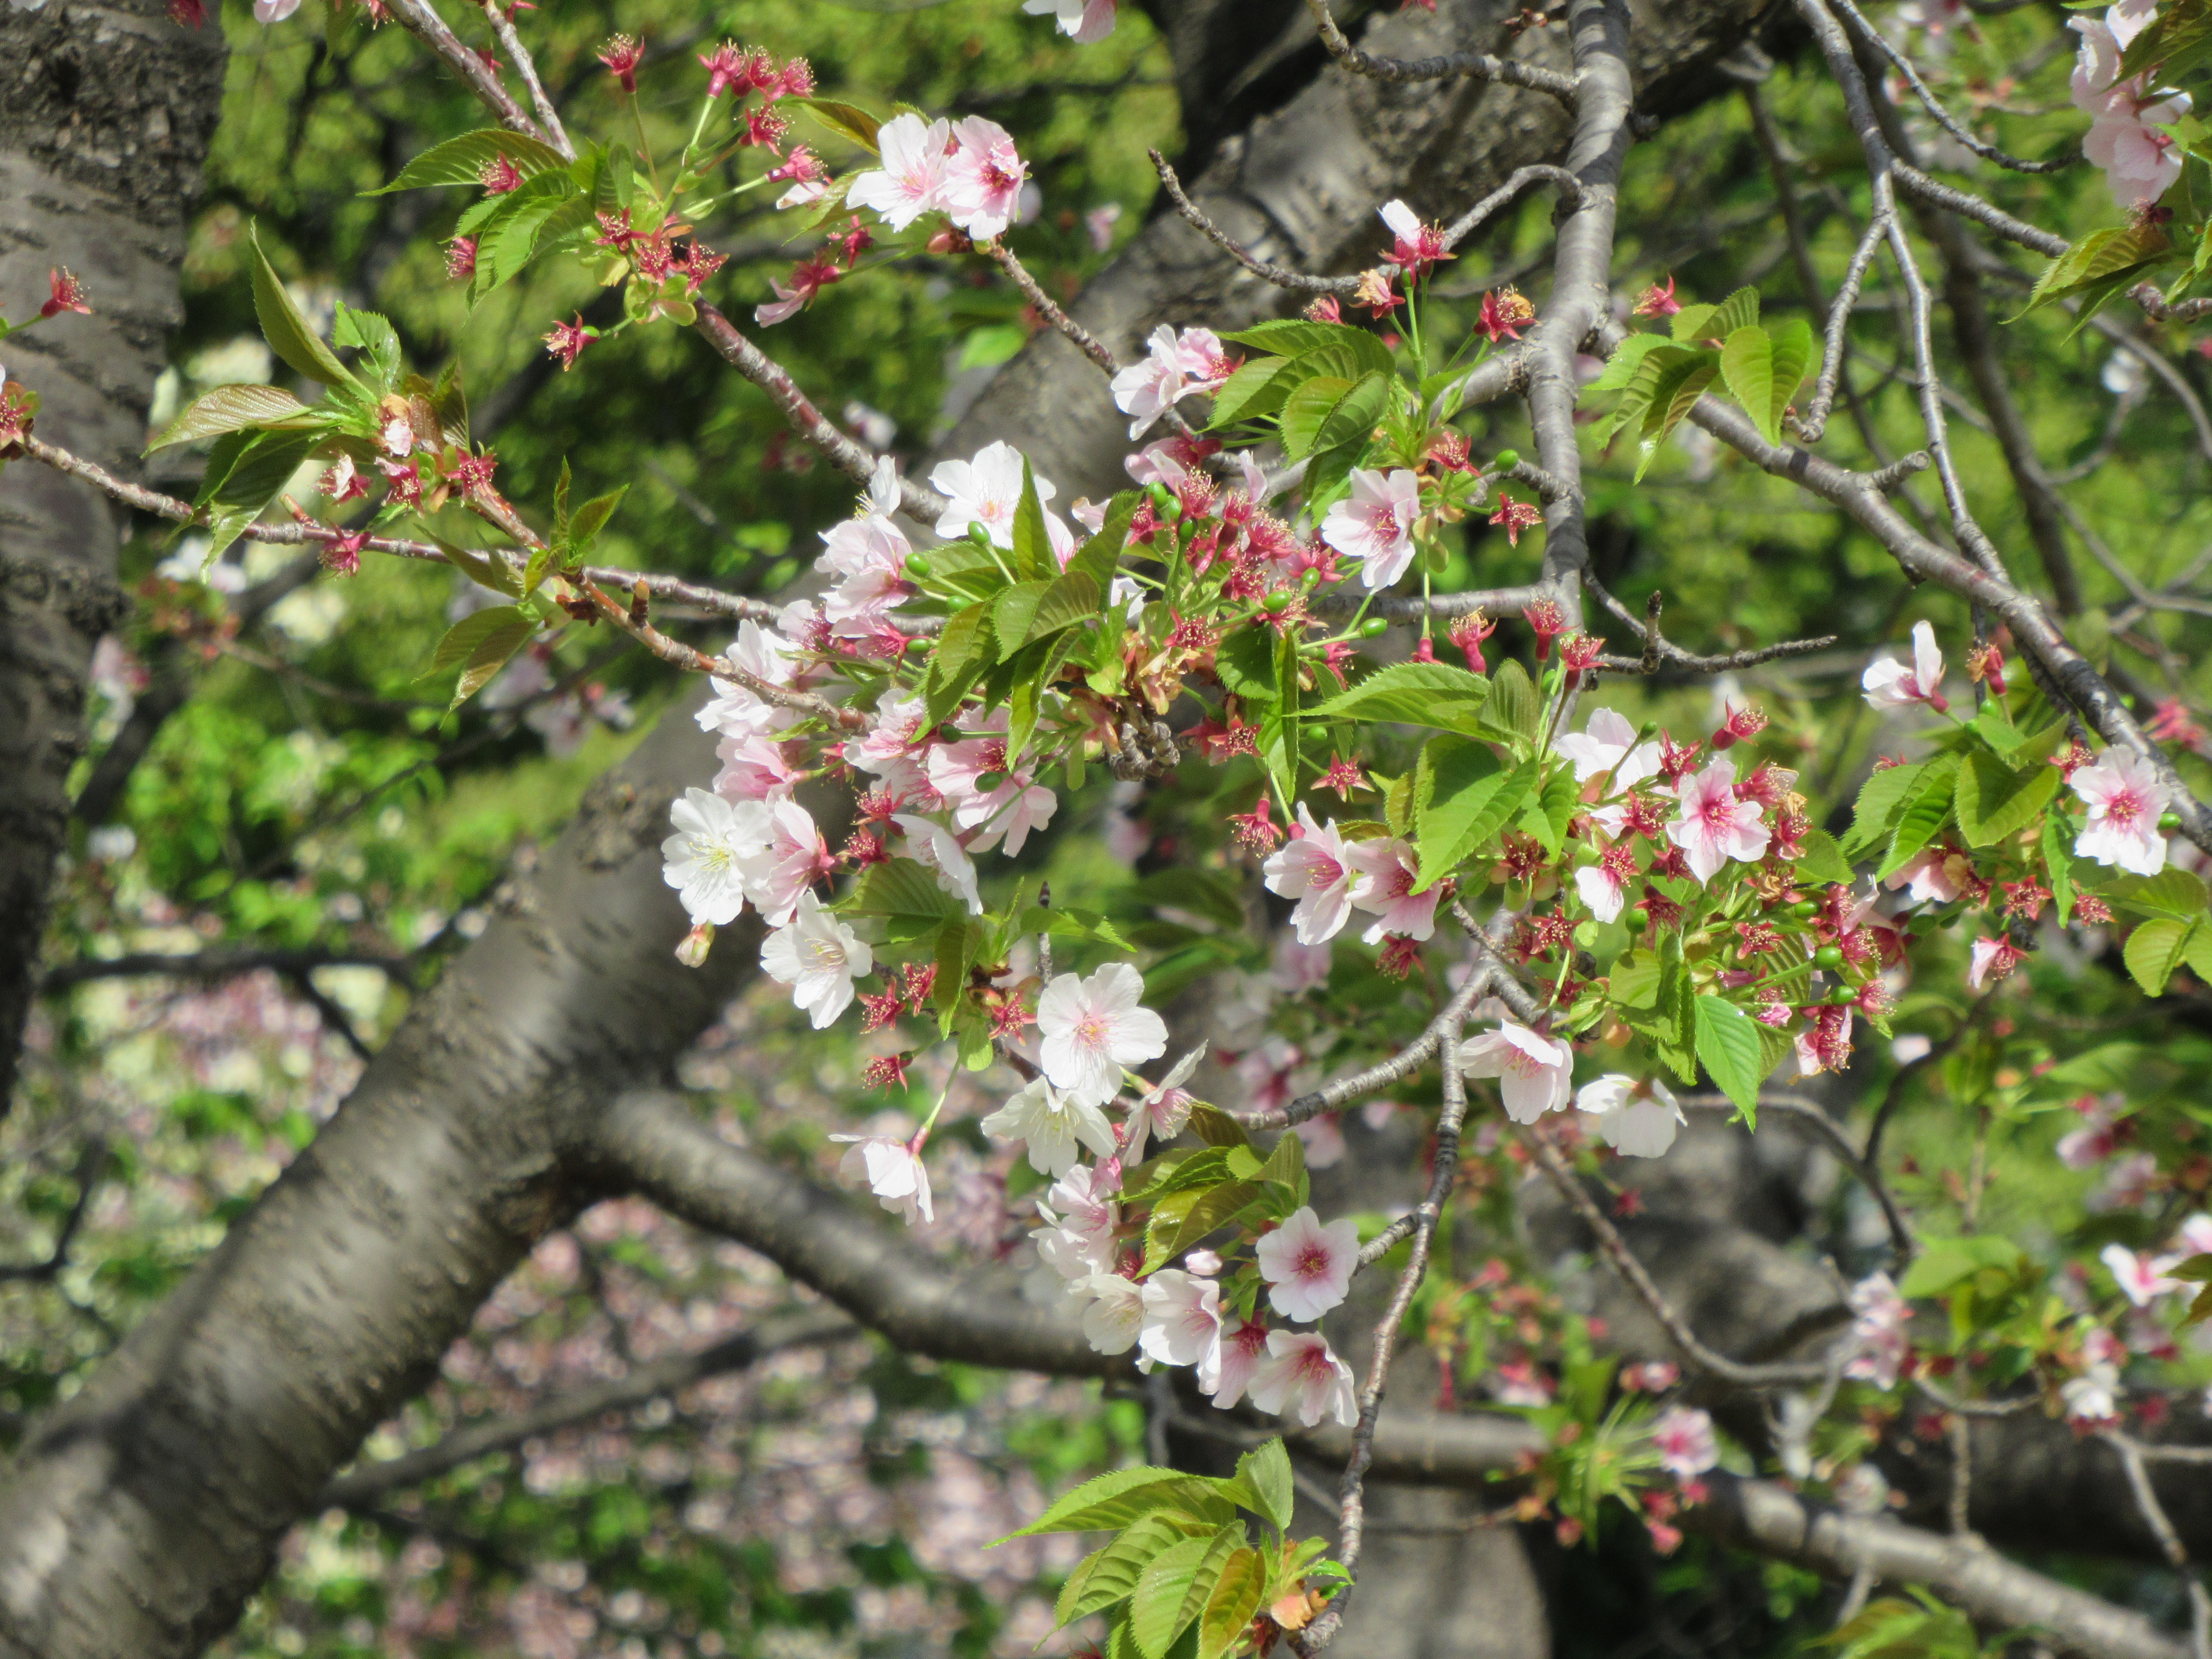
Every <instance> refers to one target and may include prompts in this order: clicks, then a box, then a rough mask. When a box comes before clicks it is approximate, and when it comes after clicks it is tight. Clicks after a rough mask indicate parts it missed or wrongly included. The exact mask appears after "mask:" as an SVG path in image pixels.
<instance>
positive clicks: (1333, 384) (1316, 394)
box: [1281, 374, 1352, 461]
mask: <svg viewBox="0 0 2212 1659" xmlns="http://www.w3.org/2000/svg"><path fill="white" fill-rule="evenodd" d="M1351 390H1352V382H1351V381H1350V380H1345V379H1343V378H1342V377H1340V376H1339V375H1334V374H1316V375H1315V376H1314V377H1313V378H1312V379H1311V380H1307V381H1305V382H1304V384H1303V385H1301V386H1299V387H1298V388H1297V390H1296V391H1294V392H1291V395H1290V396H1289V398H1286V399H1285V400H1284V403H1283V413H1282V420H1281V428H1282V435H1283V453H1284V454H1285V455H1287V456H1288V457H1289V458H1290V459H1292V460H1294V461H1295V460H1297V459H1299V458H1300V457H1301V456H1303V455H1305V454H1308V453H1310V452H1311V451H1312V449H1313V447H1314V442H1315V440H1316V439H1317V438H1319V437H1320V436H1321V428H1322V422H1324V421H1326V420H1328V417H1329V414H1330V412H1331V411H1332V410H1334V409H1335V407H1336V406H1337V404H1340V403H1342V402H1343V401H1344V396H1345V393H1346V392H1350V391H1351Z"/></svg>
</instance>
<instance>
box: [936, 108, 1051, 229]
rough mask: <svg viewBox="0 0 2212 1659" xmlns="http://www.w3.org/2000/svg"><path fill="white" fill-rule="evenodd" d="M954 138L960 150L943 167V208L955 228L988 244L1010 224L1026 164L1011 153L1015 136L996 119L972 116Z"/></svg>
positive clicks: (1016, 206)
mask: <svg viewBox="0 0 2212 1659" xmlns="http://www.w3.org/2000/svg"><path fill="white" fill-rule="evenodd" d="M952 136H953V137H954V138H955V139H956V140H957V141H958V147H957V149H954V150H953V152H952V154H951V156H950V157H949V158H947V160H946V161H945V202H944V205H945V212H946V213H948V214H949V215H951V219H952V222H953V223H954V224H956V225H957V226H959V227H960V228H961V229H963V230H964V231H966V232H967V233H968V234H969V235H970V236H972V237H974V238H975V240H977V241H979V242H987V241H988V240H990V239H991V238H992V237H994V236H996V235H997V234H999V233H1000V231H1002V230H1004V229H1005V228H1006V227H1007V226H1008V225H1010V224H1012V223H1013V222H1014V216H1015V214H1016V212H1017V210H1018V208H1019V206H1020V204H1021V195H1022V180H1023V179H1026V178H1027V177H1029V171H1030V170H1029V164H1028V163H1027V162H1025V161H1023V160H1022V158H1021V157H1020V156H1019V155H1017V154H1016V153H1015V150H1014V140H1013V135H1012V133H1010V132H1008V131H1006V129H1005V128H1004V127H1002V126H1000V125H999V124H998V123H997V122H996V121H987V120H985V119H984V118H982V117H981V116H980V115H971V116H969V118H967V119H966V120H964V121H962V122H960V123H959V124H958V125H956V126H955V127H954V128H953V129H952Z"/></svg>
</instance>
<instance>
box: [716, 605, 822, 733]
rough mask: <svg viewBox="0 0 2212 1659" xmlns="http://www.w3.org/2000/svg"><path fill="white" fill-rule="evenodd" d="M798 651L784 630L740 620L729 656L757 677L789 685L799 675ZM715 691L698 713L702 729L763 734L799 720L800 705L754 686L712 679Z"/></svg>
mask: <svg viewBox="0 0 2212 1659" xmlns="http://www.w3.org/2000/svg"><path fill="white" fill-rule="evenodd" d="M798 654H799V653H798V652H797V650H796V648H795V647H793V645H792V643H791V641H788V640H787V639H785V638H784V637H783V636H782V635H781V634H776V633H772V632H770V631H769V629H765V628H763V627H762V626H761V625H760V624H759V623H757V622H753V621H750V620H747V621H744V622H741V623H738V637H737V641H736V642H735V643H734V644H732V646H731V647H730V649H729V653H728V655H729V660H730V661H731V662H732V664H734V665H736V666H738V668H741V669H743V670H744V671H745V672H746V673H748V674H750V675H751V676H752V677H753V678H755V679H757V680H762V681H764V682H766V683H767V684H770V685H777V686H788V685H790V684H792V682H793V680H794V679H795V678H797V677H798V663H797V658H798ZM708 684H709V686H710V687H711V688H712V689H713V690H714V696H712V697H710V698H708V701H707V702H706V703H705V704H704V706H702V708H700V710H699V713H698V715H697V717H696V718H697V720H698V721H699V726H700V729H701V730H702V731H707V732H720V733H721V734H722V735H723V736H724V737H726V738H744V737H752V736H757V735H760V734H763V733H766V732H779V731H781V730H782V729H783V728H784V727H785V726H790V725H792V724H793V723H794V722H795V721H797V720H798V719H799V714H798V711H797V710H796V709H791V708H781V707H780V706H778V705H777V704H775V703H772V702H769V701H768V700H767V699H766V698H764V697H763V696H761V695H760V694H759V693H758V692H757V691H755V690H753V689H752V688H751V687H750V686H749V685H742V684H738V682H737V681H735V680H725V679H711V680H709V681H708Z"/></svg>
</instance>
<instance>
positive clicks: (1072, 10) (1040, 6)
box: [1022, 0, 1118, 46]
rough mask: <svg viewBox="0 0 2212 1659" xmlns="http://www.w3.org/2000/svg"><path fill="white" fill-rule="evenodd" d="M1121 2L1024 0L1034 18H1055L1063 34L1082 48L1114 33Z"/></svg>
mask: <svg viewBox="0 0 2212 1659" xmlns="http://www.w3.org/2000/svg"><path fill="white" fill-rule="evenodd" d="M1117 3H1118V0H1022V9H1023V10H1024V11H1025V12H1027V13H1029V14H1030V15H1031V16H1032V17H1042V16H1043V15H1046V14H1047V13H1051V14H1053V15H1054V17H1055V18H1056V19H1057V21H1059V24H1060V33H1062V34H1065V35H1066V36H1068V37H1069V38H1070V39H1071V40H1073V41H1074V42H1075V43H1076V44H1077V45H1078V46H1089V45H1091V43H1092V42H1093V41H1097V40H1104V39H1105V38H1106V37H1107V36H1108V35H1109V34H1111V33H1114V9H1115V5H1116V4H1117Z"/></svg>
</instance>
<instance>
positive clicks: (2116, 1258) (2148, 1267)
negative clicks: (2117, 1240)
mask: <svg viewBox="0 0 2212 1659" xmlns="http://www.w3.org/2000/svg"><path fill="white" fill-rule="evenodd" d="M2097 1259H2098V1260H2099V1261H2102V1262H2103V1263H2104V1264H2105V1266H2106V1269H2107V1270H2109V1271H2110V1272H2111V1273H2112V1282H2113V1283H2115V1284H2116V1285H2118V1286H2119V1287H2120V1291H2121V1294H2123V1295H2124V1296H2125V1297H2127V1299H2128V1300H2129V1301H2130V1302H2132V1303H2134V1304H2135V1305H2136V1307H2138V1308H2147V1307H2148V1306H2149V1305H2150V1304H2152V1303H2154V1302H2155V1301H2157V1300H2158V1298H2159V1297H2162V1296H2164V1295H2166V1293H2167V1292H2169V1291H2178V1290H2179V1289H2180V1288H2181V1281H2180V1280H2179V1279H2168V1278H2167V1277H2166V1269H2168V1268H2169V1267H2173V1266H2174V1265H2175V1263H2174V1261H2173V1260H2172V1258H2171V1257H2167V1256H2150V1255H2138V1254H2136V1252H2135V1251H2133V1250H2131V1249H2129V1248H2128V1247H2127V1246H2126V1245H2124V1244H2107V1245H2106V1246H2105V1249H2104V1252H2103V1254H2102V1255H2100V1256H2099V1257H2098V1258H2097Z"/></svg>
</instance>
